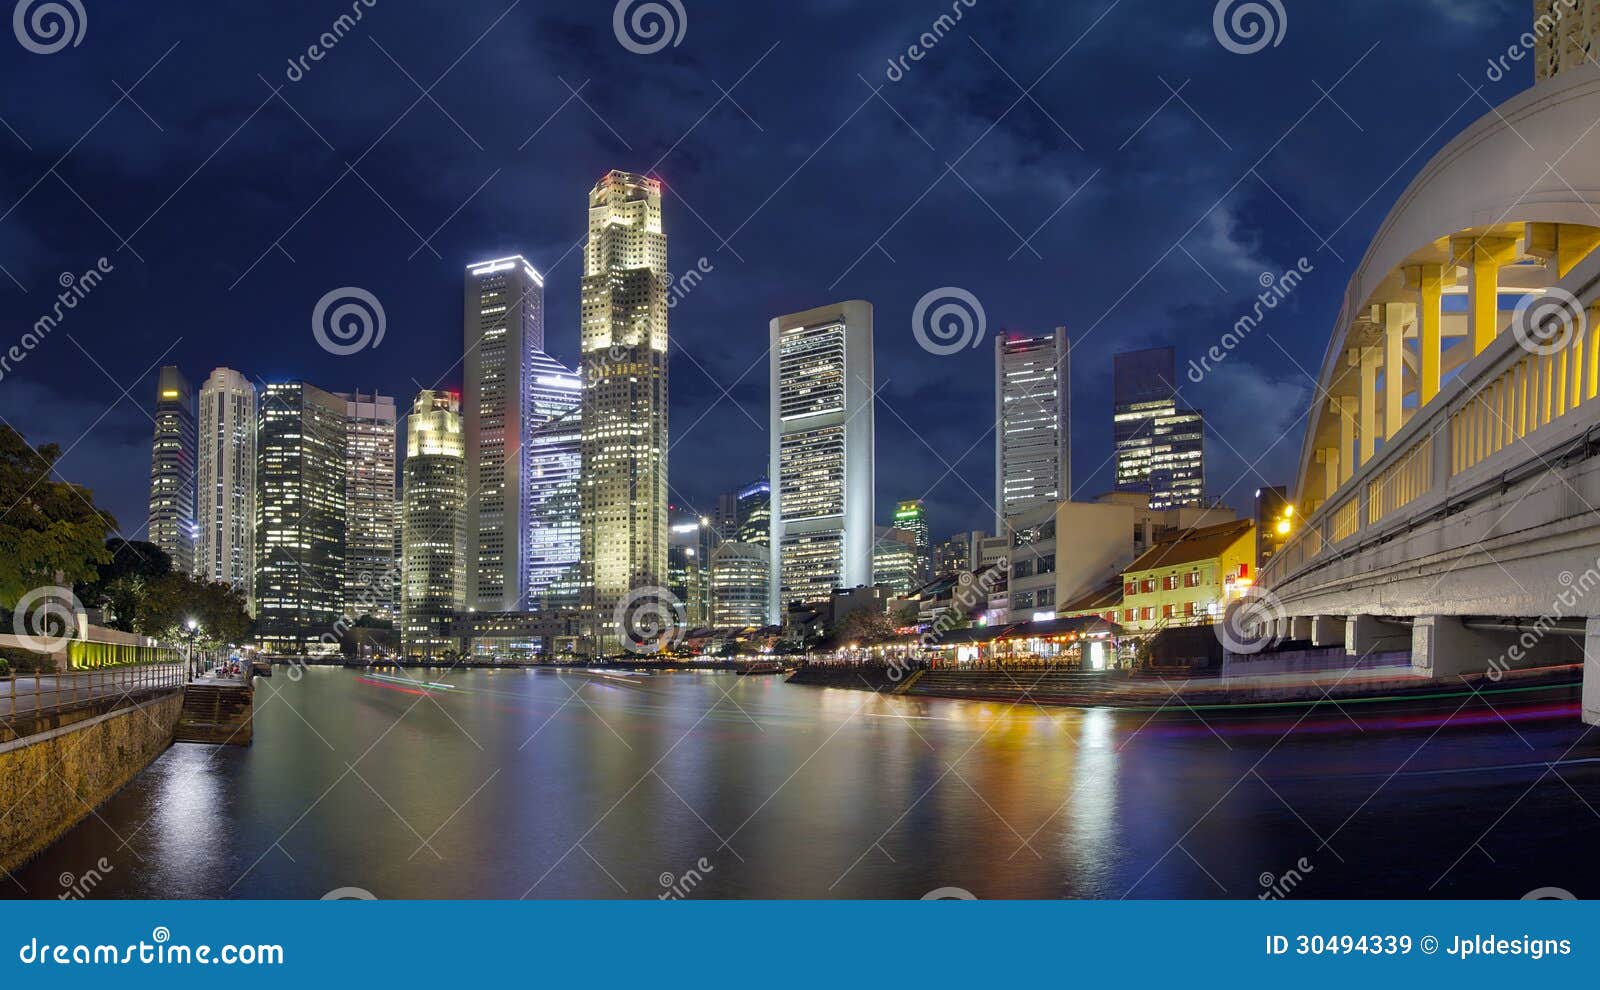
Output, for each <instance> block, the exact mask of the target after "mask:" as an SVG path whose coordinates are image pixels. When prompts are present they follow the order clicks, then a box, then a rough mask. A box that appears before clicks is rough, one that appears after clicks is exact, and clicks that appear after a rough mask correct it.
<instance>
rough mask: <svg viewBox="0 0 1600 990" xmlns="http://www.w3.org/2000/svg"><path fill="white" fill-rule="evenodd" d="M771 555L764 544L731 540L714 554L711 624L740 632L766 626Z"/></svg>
mask: <svg viewBox="0 0 1600 990" xmlns="http://www.w3.org/2000/svg"><path fill="white" fill-rule="evenodd" d="M770 558H771V554H770V553H769V552H768V548H767V547H766V546H765V545H764V544H757V543H743V542H740V541H738V540H728V541H726V542H724V543H723V544H722V545H721V546H719V547H717V549H715V550H713V551H712V552H711V624H712V625H713V626H716V627H717V628H719V629H740V628H745V627H748V626H764V625H766V624H767V606H768V599H769V598H770V597H771V591H770V589H769V587H768V584H769V574H770V573H771V572H770V568H771V566H772V562H771V559H770Z"/></svg>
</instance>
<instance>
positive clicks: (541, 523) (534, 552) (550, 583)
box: [523, 351, 583, 612]
mask: <svg viewBox="0 0 1600 990" xmlns="http://www.w3.org/2000/svg"><path fill="white" fill-rule="evenodd" d="M530 383H531V385H530V388H531V391H532V394H533V409H532V413H533V416H532V421H533V423H534V428H533V429H532V430H531V431H530V432H529V437H528V483H527V485H526V486H524V490H525V491H526V493H527V497H528V521H529V532H528V539H527V545H528V565H527V578H526V579H525V581H524V582H523V583H524V586H525V587H526V588H527V589H528V593H527V594H528V602H527V606H526V607H527V608H528V609H529V610H532V611H541V612H542V611H549V610H552V609H558V608H567V609H571V608H577V607H578V604H579V599H580V593H581V590H582V587H583V582H582V580H581V575H580V573H579V567H578V559H579V550H580V547H581V543H582V538H581V535H580V533H579V523H578V519H579V516H578V509H579V494H578V479H579V475H580V471H581V469H582V467H583V421H582V419H581V417H580V415H579V406H580V404H581V403H582V401H583V387H582V383H581V381H580V379H579V378H578V375H577V374H576V373H575V372H573V371H572V370H571V369H569V368H567V367H566V366H564V365H562V364H561V363H560V362H558V361H556V360H555V359H554V358H552V357H550V356H549V355H547V354H545V353H544V352H543V351H539V352H538V353H536V354H535V355H534V356H533V373H532V375H531V376H530Z"/></svg>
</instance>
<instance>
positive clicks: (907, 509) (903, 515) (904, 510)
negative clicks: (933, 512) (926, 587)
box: [894, 498, 933, 582]
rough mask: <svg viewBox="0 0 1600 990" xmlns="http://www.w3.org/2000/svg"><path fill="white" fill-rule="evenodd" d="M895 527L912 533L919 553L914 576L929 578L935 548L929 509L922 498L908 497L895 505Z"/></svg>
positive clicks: (919, 578) (913, 543)
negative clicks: (933, 546) (931, 536)
mask: <svg viewBox="0 0 1600 990" xmlns="http://www.w3.org/2000/svg"><path fill="white" fill-rule="evenodd" d="M894 528H895V529H900V530H905V531H906V532H907V533H910V534H911V541H912V546H913V547H914V548H915V549H916V553H917V559H916V567H915V572H914V577H915V578H916V580H917V581H918V582H922V581H926V580H928V577H929V573H928V572H929V571H931V570H932V569H933V548H932V547H931V546H930V543H931V539H930V537H929V534H928V510H927V508H926V507H925V506H924V505H923V504H922V499H920V498H914V499H908V500H906V501H904V502H901V503H900V504H899V505H897V506H895V510H894Z"/></svg>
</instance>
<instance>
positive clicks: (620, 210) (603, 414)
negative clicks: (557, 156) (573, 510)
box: [579, 172, 668, 655]
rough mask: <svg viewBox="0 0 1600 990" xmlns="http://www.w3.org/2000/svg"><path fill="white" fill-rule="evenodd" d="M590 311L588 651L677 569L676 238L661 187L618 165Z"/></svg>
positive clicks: (588, 286) (590, 268)
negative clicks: (671, 511)
mask: <svg viewBox="0 0 1600 990" xmlns="http://www.w3.org/2000/svg"><path fill="white" fill-rule="evenodd" d="M583 258H584V268H583V280H582V304H581V314H580V318H581V321H582V324H581V327H582V330H581V345H582V369H583V411H582V420H583V466H582V472H581V476H580V481H579V490H580V493H581V498H582V502H581V507H582V515H581V519H582V530H581V532H582V550H581V554H580V557H581V564H582V576H583V609H584V613H585V617H586V618H585V632H586V649H587V650H588V651H589V652H592V653H597V654H600V655H607V654H612V653H617V652H619V651H620V650H621V649H622V648H623V641H622V635H621V630H620V629H619V628H618V625H617V622H616V619H615V615H616V611H617V608H618V605H619V603H621V602H623V601H624V600H625V599H626V598H627V596H628V594H629V593H630V592H631V591H633V590H635V589H640V588H659V587H662V586H663V585H664V582H665V581H666V571H667V535H668V534H667V298H666V295H667V286H666V276H667V235H666V231H665V229H664V228H663V226H662V212H661V184H660V183H659V182H658V181H656V180H655V179H651V178H647V177H645V176H641V175H632V174H629V173H626V172H611V173H609V174H607V175H606V176H605V177H604V178H602V179H601V180H600V181H599V182H598V183H597V184H596V185H595V187H594V188H593V189H592V190H591V191H590V193H589V239H588V242H587V244H586V245H585V247H584V254H583Z"/></svg>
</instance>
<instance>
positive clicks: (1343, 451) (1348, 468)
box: [1333, 399, 1356, 485]
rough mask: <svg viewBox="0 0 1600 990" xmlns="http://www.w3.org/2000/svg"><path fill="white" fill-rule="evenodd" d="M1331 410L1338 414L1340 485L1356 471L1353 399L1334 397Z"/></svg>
mask: <svg viewBox="0 0 1600 990" xmlns="http://www.w3.org/2000/svg"><path fill="white" fill-rule="evenodd" d="M1333 410H1334V412H1336V413H1337V414H1338V415H1339V483H1340V484H1341V485H1342V484H1344V483H1345V482H1346V481H1349V480H1350V476H1351V475H1353V474H1355V473H1356V464H1355V460H1356V459H1355V454H1354V450H1355V443H1356V418H1355V400H1353V399H1334V400H1333Z"/></svg>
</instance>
